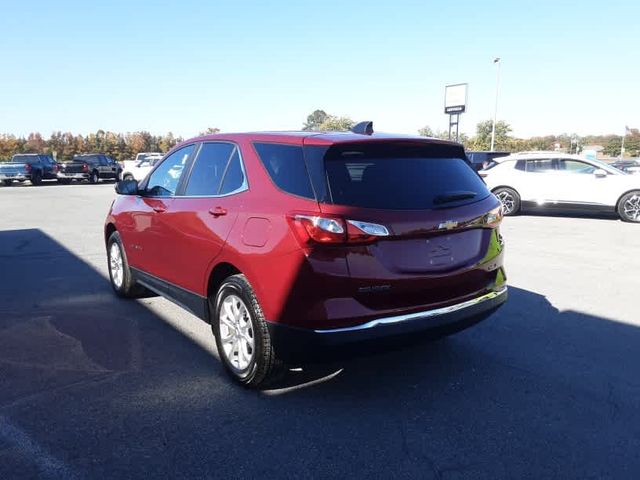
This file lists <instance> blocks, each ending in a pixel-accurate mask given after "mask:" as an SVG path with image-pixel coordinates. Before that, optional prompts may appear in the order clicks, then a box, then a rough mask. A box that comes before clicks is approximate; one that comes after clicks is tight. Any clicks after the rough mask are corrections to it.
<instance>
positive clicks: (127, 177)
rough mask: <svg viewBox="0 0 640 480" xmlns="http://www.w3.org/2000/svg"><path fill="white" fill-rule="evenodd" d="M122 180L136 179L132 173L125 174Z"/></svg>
mask: <svg viewBox="0 0 640 480" xmlns="http://www.w3.org/2000/svg"><path fill="white" fill-rule="evenodd" d="M122 180H125V181H126V180H135V177H134V176H133V175H131V174H130V173H125V175H124V177H122Z"/></svg>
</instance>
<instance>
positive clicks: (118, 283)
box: [109, 242, 124, 289]
mask: <svg viewBox="0 0 640 480" xmlns="http://www.w3.org/2000/svg"><path fill="white" fill-rule="evenodd" d="M109 271H110V272H111V281H112V282H113V284H114V285H115V287H116V288H118V289H119V288H121V287H122V282H123V280H124V263H123V261H122V252H121V251H120V246H119V245H118V244H117V243H116V242H114V243H112V244H111V248H109Z"/></svg>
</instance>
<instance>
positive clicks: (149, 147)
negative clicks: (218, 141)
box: [0, 110, 640, 161]
mask: <svg viewBox="0 0 640 480" xmlns="http://www.w3.org/2000/svg"><path fill="white" fill-rule="evenodd" d="M354 125H355V122H354V121H353V120H352V119H351V118H350V117H348V116H337V115H331V114H328V113H326V112H325V111H324V110H315V111H313V112H312V113H311V114H310V115H308V116H307V120H306V122H304V123H303V125H302V129H303V130H311V131H347V130H349V129H350V128H351V127H353V126H354ZM491 129H492V121H491V120H485V121H483V122H480V123H478V125H477V126H476V133H475V135H473V136H470V137H469V136H467V135H465V134H461V135H460V136H459V138H458V140H459V141H460V143H462V144H463V145H464V146H465V148H466V149H467V150H472V151H473V150H475V151H478V150H489V149H490V146H491ZM219 131H220V130H219V129H218V128H208V129H207V130H205V131H203V132H200V134H201V135H204V134H211V133H218V132H219ZM511 131H512V130H511V126H510V125H509V124H508V123H507V122H504V121H499V122H497V123H496V138H495V149H496V150H499V151H506V152H521V151H530V150H557V149H559V150H562V151H566V152H571V153H576V152H580V151H581V150H582V149H584V147H585V146H588V145H601V146H602V147H603V153H604V154H605V155H608V156H611V157H614V156H618V155H620V150H621V147H622V136H621V135H588V136H578V135H571V134H566V133H563V134H560V135H547V136H543V137H531V138H517V137H514V136H512V135H511ZM417 133H418V134H419V135H422V136H427V137H435V138H442V139H447V138H448V136H449V135H448V132H447V131H442V130H433V129H431V128H430V127H428V126H425V127H423V128H421V129H420V130H418V132H417ZM182 140H183V139H182V138H181V137H179V136H175V135H174V134H173V133H171V132H169V133H167V134H164V135H152V134H151V133H149V132H145V131H142V132H130V133H115V132H109V131H104V130H98V131H97V132H95V133H90V134H89V135H86V136H83V135H74V134H72V133H70V132H64V133H63V132H60V131H58V132H53V133H52V134H51V136H50V137H49V138H44V137H43V136H42V135H41V134H40V133H37V132H34V133H30V134H29V135H28V136H26V137H18V136H15V135H11V134H0V161H3V160H4V161H6V160H9V159H10V158H11V156H12V155H15V154H16V153H48V154H52V155H54V157H55V158H56V159H57V160H58V161H66V160H70V159H71V158H73V156H74V155H78V154H81V153H105V154H107V155H110V156H112V157H113V158H115V159H116V160H119V161H122V160H127V159H130V158H134V157H135V156H136V154H137V153H140V152H161V153H165V152H167V151H169V150H170V149H171V148H173V147H174V146H175V145H176V144H178V143H180V142H181V141H182ZM624 140H625V156H627V157H638V156H640V131H639V130H638V129H635V128H633V129H630V130H629V131H627V135H626V136H625V139H624Z"/></svg>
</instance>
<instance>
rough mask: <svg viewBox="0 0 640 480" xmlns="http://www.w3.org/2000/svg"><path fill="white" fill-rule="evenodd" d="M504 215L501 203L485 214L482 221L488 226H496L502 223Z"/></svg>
mask: <svg viewBox="0 0 640 480" xmlns="http://www.w3.org/2000/svg"><path fill="white" fill-rule="evenodd" d="M503 216H504V215H503V213H502V205H500V206H499V207H497V208H494V209H493V210H491V211H490V212H489V213H487V214H485V216H484V217H483V218H482V223H483V224H484V225H485V226H487V227H491V228H495V227H497V226H498V225H500V222H501V221H502V217H503Z"/></svg>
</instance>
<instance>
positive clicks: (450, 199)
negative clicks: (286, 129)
mask: <svg viewBox="0 0 640 480" xmlns="http://www.w3.org/2000/svg"><path fill="white" fill-rule="evenodd" d="M447 154H448V155H447ZM449 155H451V156H449ZM454 155H455V153H454V152H451V151H449V152H447V151H446V150H445V149H443V148H430V146H424V147H420V148H416V147H411V148H407V147H404V146H403V147H391V148H390V147H389V146H385V147H384V148H380V147H377V146H376V147H371V146H367V147H365V148H361V149H359V148H351V149H344V148H341V149H340V150H338V151H333V152H332V151H331V149H329V151H328V152H327V154H326V155H325V158H324V169H325V172H326V183H327V200H328V201H329V203H333V204H337V205H345V206H354V207H363V208H378V209H389V210H421V209H431V208H441V207H451V206H459V205H465V204H468V203H472V202H476V201H478V200H481V199H483V198H486V197H487V196H488V195H489V191H488V190H487V187H486V186H485V184H484V182H483V181H482V180H481V179H480V177H479V176H478V175H477V174H476V172H475V171H474V170H473V168H472V167H471V166H470V165H469V163H468V162H467V161H466V160H464V159H462V158H458V157H456V156H454Z"/></svg>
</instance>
